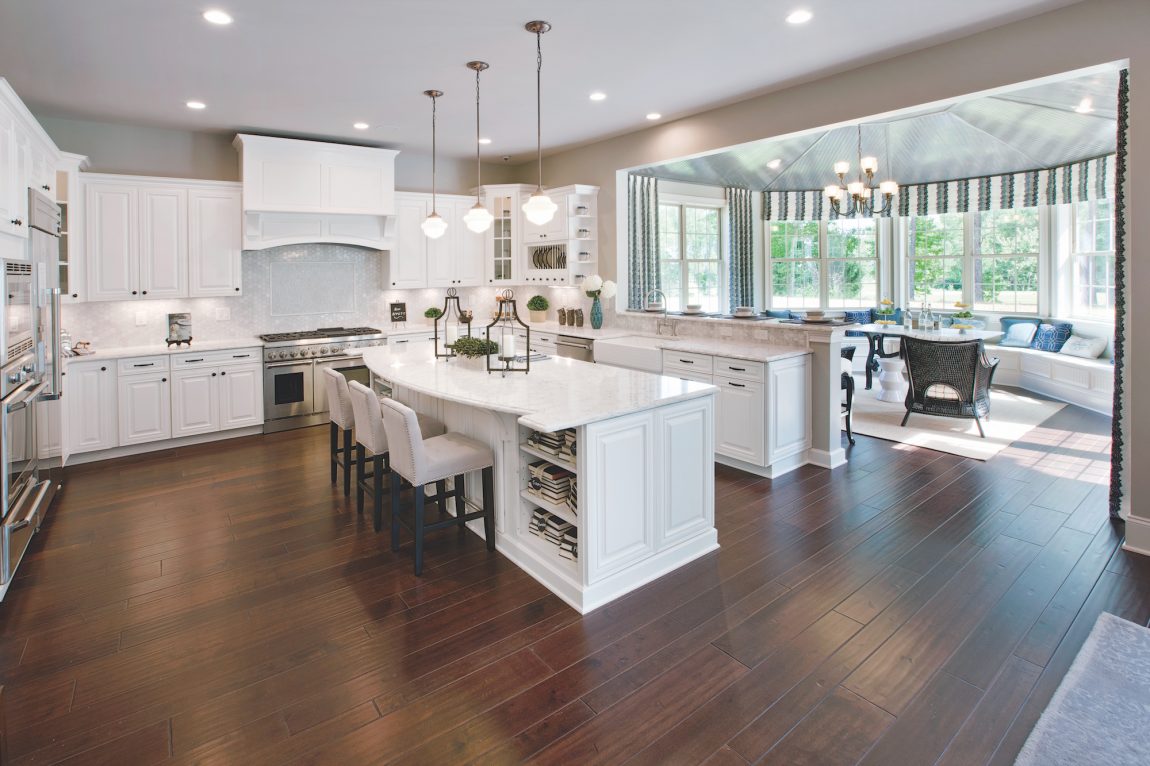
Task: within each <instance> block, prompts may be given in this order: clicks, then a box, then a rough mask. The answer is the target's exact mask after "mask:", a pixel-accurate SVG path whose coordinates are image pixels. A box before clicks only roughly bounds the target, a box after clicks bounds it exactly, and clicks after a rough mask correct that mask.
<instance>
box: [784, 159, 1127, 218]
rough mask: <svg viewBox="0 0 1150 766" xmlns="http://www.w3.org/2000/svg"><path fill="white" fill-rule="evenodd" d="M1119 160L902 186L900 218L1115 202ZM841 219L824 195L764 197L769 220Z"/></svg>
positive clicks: (897, 206) (897, 204)
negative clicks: (1098, 200) (1107, 200)
mask: <svg viewBox="0 0 1150 766" xmlns="http://www.w3.org/2000/svg"><path fill="white" fill-rule="evenodd" d="M1115 165H1116V159H1115V155H1113V154H1108V155H1106V156H1105V157H1097V158H1095V159H1092V160H1083V161H1082V162H1072V163H1070V164H1068V165H1059V166H1058V167H1055V168H1047V169H1045V170H1028V171H1024V172H1022V173H1007V174H1005V175H999V176H984V177H982V178H963V179H959V180H956V181H939V182H937V183H926V184H910V185H908V186H900V187H899V190H898V194H896V195H895V197H894V200H893V201H892V207H893V211H888V213H887V217H889V216H890V214H891V212H893V213H894V215H898V216H902V217H906V216H911V215H936V214H939V213H969V212H974V211H979V210H1013V209H1015V208H1022V207H1036V206H1038V205H1062V204H1066V203H1069V202H1085V201H1088V200H1096V199H1110V198H1112V197H1113V196H1114V176H1115ZM833 217H835V215H834V212H833V211H832V210H831V206H830V205H828V204H827V203H826V198H825V197H824V196H823V193H822V191H821V190H818V191H766V192H763V219H764V220H767V221H815V220H823V219H826V220H829V219H831V218H833Z"/></svg>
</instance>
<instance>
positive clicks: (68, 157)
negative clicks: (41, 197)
mask: <svg viewBox="0 0 1150 766" xmlns="http://www.w3.org/2000/svg"><path fill="white" fill-rule="evenodd" d="M87 167H88V158H87V157H82V156H80V155H78V154H67V153H65V154H62V155H61V156H60V165H59V167H57V169H56V188H55V194H56V202H57V203H59V205H60V240H59V248H60V251H59V258H58V260H57V268H58V270H59V274H60V301H61V302H62V303H81V302H83V301H86V300H87V295H86V294H85V284H84V283H85V279H84V262H83V243H84V235H83V228H82V223H83V200H84V195H83V194H82V193H81V192H80V171H81V170H83V169H85V168H87Z"/></svg>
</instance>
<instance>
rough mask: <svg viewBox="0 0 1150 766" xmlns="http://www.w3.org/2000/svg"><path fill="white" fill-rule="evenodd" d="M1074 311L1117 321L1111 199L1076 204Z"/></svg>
mask: <svg viewBox="0 0 1150 766" xmlns="http://www.w3.org/2000/svg"><path fill="white" fill-rule="evenodd" d="M1073 253H1074V255H1073V259H1074V260H1073V277H1072V283H1071V301H1070V305H1071V312H1072V314H1073V316H1075V317H1082V318H1088V319H1097V320H1100V321H1106V322H1113V321H1114V208H1113V205H1112V204H1111V202H1110V200H1105V199H1101V200H1095V201H1091V202H1078V203H1076V204H1075V205H1074V248H1073Z"/></svg>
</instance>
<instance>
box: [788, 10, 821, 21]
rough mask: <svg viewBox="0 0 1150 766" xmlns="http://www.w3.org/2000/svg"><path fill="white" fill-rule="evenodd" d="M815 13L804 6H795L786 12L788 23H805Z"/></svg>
mask: <svg viewBox="0 0 1150 766" xmlns="http://www.w3.org/2000/svg"><path fill="white" fill-rule="evenodd" d="M814 17H815V15H814V14H813V13H811V12H810V11H808V10H807V9H806V8H797V9H795V10H793V11H791V12H790V13H788V14H787V23H788V24H806V23H807V22H808V21H810V20H811V19H813V18H814Z"/></svg>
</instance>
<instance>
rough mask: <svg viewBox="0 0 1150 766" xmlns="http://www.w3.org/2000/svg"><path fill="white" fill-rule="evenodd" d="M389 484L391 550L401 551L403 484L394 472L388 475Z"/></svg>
mask: <svg viewBox="0 0 1150 766" xmlns="http://www.w3.org/2000/svg"><path fill="white" fill-rule="evenodd" d="M387 483H388V484H389V485H391V550H393V551H398V550H399V488H400V485H401V484H402V483H403V482H401V481H400V480H399V474H398V473H396V472H395V471H392V472H391V473H389V474H388V475H387Z"/></svg>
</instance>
